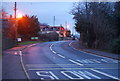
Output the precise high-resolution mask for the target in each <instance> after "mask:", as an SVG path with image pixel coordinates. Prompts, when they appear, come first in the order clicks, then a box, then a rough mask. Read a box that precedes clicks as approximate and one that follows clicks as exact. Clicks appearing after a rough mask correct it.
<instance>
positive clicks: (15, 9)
mask: <svg viewBox="0 0 120 81" xmlns="http://www.w3.org/2000/svg"><path fill="white" fill-rule="evenodd" d="M16 6H17V3H16V2H15V4H14V18H15V40H16V42H17V18H16V11H17V8H16Z"/></svg>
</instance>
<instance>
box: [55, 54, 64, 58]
mask: <svg viewBox="0 0 120 81" xmlns="http://www.w3.org/2000/svg"><path fill="white" fill-rule="evenodd" d="M57 55H58V56H60V57H62V58H65V57H64V56H62V55H60V54H57Z"/></svg>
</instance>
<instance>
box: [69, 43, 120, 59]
mask: <svg viewBox="0 0 120 81" xmlns="http://www.w3.org/2000/svg"><path fill="white" fill-rule="evenodd" d="M72 43H73V42H70V44H69V46H71V44H72ZM71 47H72V48H73V49H74V50H77V51H80V52H83V53H86V54H90V55H92V56H97V57H101V58H105V59H110V60H115V59H112V58H108V57H103V56H98V55H95V54H92V53H88V52H85V51H82V50H78V49H76V48H74V47H73V46H71ZM115 61H118V60H115Z"/></svg>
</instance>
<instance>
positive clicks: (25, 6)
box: [2, 2, 74, 31]
mask: <svg viewBox="0 0 120 81" xmlns="http://www.w3.org/2000/svg"><path fill="white" fill-rule="evenodd" d="M2 5H3V8H5V10H6V12H7V13H8V15H10V14H12V15H13V13H14V11H13V9H14V2H4V3H2ZM72 6H73V2H17V13H22V14H23V15H25V14H27V15H30V16H32V15H36V16H37V17H38V19H39V22H40V23H47V24H49V25H51V26H53V17H54V16H55V25H56V26H59V25H60V24H62V25H63V26H64V27H65V22H66V21H67V24H69V25H70V30H72V31H73V27H74V20H73V19H72V18H73V15H71V14H70V13H69V12H70V10H71V9H72Z"/></svg>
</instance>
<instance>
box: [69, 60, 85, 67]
mask: <svg viewBox="0 0 120 81" xmlns="http://www.w3.org/2000/svg"><path fill="white" fill-rule="evenodd" d="M68 60H69V61H70V62H72V63H75V64H77V65H80V66H84V65H83V64H80V63H78V62H76V61H74V60H71V59H68Z"/></svg>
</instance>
